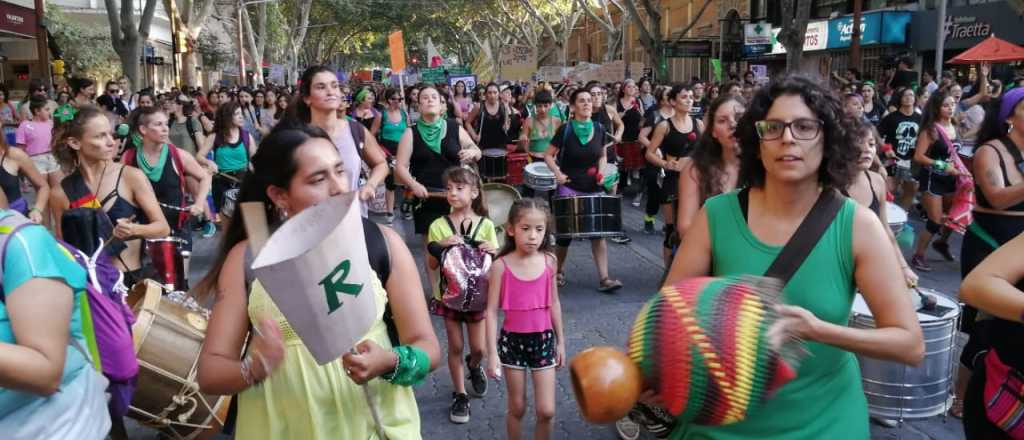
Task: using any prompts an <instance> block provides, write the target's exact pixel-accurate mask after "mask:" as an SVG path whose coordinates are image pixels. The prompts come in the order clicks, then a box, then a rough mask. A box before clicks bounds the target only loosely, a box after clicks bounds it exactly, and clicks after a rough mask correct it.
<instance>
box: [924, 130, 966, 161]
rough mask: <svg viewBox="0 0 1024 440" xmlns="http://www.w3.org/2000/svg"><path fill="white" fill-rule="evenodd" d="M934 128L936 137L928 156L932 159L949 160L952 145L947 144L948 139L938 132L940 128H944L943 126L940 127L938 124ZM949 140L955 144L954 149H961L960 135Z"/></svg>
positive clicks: (929, 148)
mask: <svg viewBox="0 0 1024 440" xmlns="http://www.w3.org/2000/svg"><path fill="white" fill-rule="evenodd" d="M934 130H935V137H936V139H935V141H934V142H932V144H931V145H930V146H929V147H928V154H927V156H928V157H929V158H931V159H932V160H942V161H947V160H949V149H950V146H948V145H946V141H945V140H944V138H943V137H942V135H941V134H939V133H938V131H939V130H942V128H941V127H939V126H938V124H936V125H935V126H934ZM949 141H950V142H952V143H953V145H952V147H953V151H959V150H960V137H959V136H957V137H954V138H952V139H950V140H949Z"/></svg>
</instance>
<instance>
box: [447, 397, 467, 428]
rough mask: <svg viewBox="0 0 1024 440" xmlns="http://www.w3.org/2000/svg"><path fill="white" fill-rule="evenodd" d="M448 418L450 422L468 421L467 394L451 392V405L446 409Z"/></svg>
mask: <svg viewBox="0 0 1024 440" xmlns="http://www.w3.org/2000/svg"><path fill="white" fill-rule="evenodd" d="M448 420H451V421H452V423H458V424H460V425H461V424H463V423H469V396H467V395H465V394H460V393H452V407H451V409H449V410H448Z"/></svg>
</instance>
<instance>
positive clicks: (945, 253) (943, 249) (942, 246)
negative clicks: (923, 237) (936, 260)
mask: <svg viewBox="0 0 1024 440" xmlns="http://www.w3.org/2000/svg"><path fill="white" fill-rule="evenodd" d="M932 249H935V252H938V253H939V255H942V258H945V259H946V261H953V260H955V258H953V253H952V252H950V251H949V243H947V242H944V241H933V242H932Z"/></svg>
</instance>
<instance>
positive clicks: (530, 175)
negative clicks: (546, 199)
mask: <svg viewBox="0 0 1024 440" xmlns="http://www.w3.org/2000/svg"><path fill="white" fill-rule="evenodd" d="M523 183H525V184H526V186H528V187H530V188H531V189H533V190H534V191H551V190H553V189H555V188H556V187H557V186H558V185H557V183H556V182H555V173H553V172H551V169H549V168H548V164H546V163H544V162H534V163H531V164H529V165H526V168H524V169H523Z"/></svg>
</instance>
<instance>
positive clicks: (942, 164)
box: [932, 160, 946, 171]
mask: <svg viewBox="0 0 1024 440" xmlns="http://www.w3.org/2000/svg"><path fill="white" fill-rule="evenodd" d="M932 169H933V170H935V171H946V161H944V160H936V161H935V162H932Z"/></svg>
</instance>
